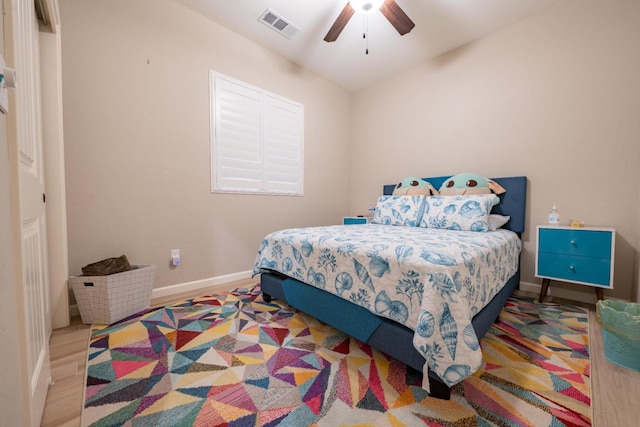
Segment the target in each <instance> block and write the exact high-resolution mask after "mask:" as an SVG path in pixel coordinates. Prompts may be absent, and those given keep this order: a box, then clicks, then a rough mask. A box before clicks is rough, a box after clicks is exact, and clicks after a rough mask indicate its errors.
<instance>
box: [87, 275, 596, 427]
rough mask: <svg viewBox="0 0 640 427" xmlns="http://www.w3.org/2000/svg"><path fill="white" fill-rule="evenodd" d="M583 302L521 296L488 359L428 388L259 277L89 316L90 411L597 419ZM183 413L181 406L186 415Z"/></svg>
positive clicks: (446, 420) (557, 421) (140, 417)
mask: <svg viewBox="0 0 640 427" xmlns="http://www.w3.org/2000/svg"><path fill="white" fill-rule="evenodd" d="M587 328H588V317H587V314H586V312H585V311H584V310H582V309H580V308H576V307H572V306H561V305H557V304H537V303H536V302H535V301H534V298H529V297H522V296H513V297H512V298H510V300H509V301H508V303H507V304H506V306H505V308H504V310H503V314H501V316H500V321H499V322H498V323H495V324H494V325H493V326H492V327H491V330H490V331H489V333H487V335H486V336H485V337H484V338H483V340H482V343H481V346H482V351H483V365H482V367H481V368H480V370H478V371H477V372H476V373H474V375H473V376H471V377H469V378H467V380H465V381H464V382H462V383H460V384H458V385H456V387H454V388H453V389H452V397H451V400H450V401H439V400H435V399H432V398H430V397H428V394H427V393H426V392H425V391H424V390H423V389H422V387H421V381H422V378H421V375H420V374H419V373H416V372H415V371H413V370H410V369H407V367H406V366H405V365H403V364H401V363H399V362H397V361H395V360H393V359H391V358H389V357H388V356H386V355H384V354H382V353H380V352H378V351H377V350H374V349H372V348H371V347H370V346H368V345H366V344H364V343H361V342H359V341H357V340H355V339H354V338H351V337H348V336H346V335H344V334H343V333H341V332H339V331H337V330H335V329H333V328H331V327H330V326H328V325H324V324H322V323H320V322H318V321H317V320H315V319H313V318H312V317H310V316H308V315H306V314H303V313H299V312H297V311H295V310H293V309H291V308H290V307H288V306H286V305H279V304H278V303H277V302H275V301H274V302H271V303H269V304H267V303H265V302H264V301H263V300H262V298H261V296H260V288H259V286H256V287H253V288H250V289H238V290H235V291H232V292H228V293H223V294H220V295H211V296H204V297H200V298H196V299H193V300H189V301H185V302H181V303H179V304H176V305H173V306H167V307H162V308H158V309H150V310H148V311H146V312H143V313H141V314H140V315H138V316H132V317H130V318H128V319H125V320H123V321H122V322H119V323H117V324H115V325H109V326H101V327H95V329H94V330H93V332H92V337H91V342H90V346H89V352H88V362H87V377H86V390H85V395H84V402H83V415H82V420H83V425H95V426H99V425H123V424H126V423H131V425H153V426H154V427H164V426H167V427H168V426H174V425H185V426H187V425H216V426H218V425H219V426H223V425H226V426H244V425H261V426H276V425H279V424H283V425H313V424H318V423H320V424H323V425H338V424H341V423H344V424H349V423H350V424H353V425H356V424H359V425H393V426H396V425H398V426H399V425H407V424H408V425H430V426H437V425H442V426H450V425H461V423H476V424H478V425H487V426H490V425H495V424H496V423H497V424H505V425H520V424H523V425H524V424H528V423H530V422H532V421H533V420H534V419H535V424H536V425H561V424H567V425H575V426H588V425H589V424H590V406H589V405H590V400H591V397H590V396H591V394H590V393H591V392H590V380H589V369H590V364H589V348H588V329H587ZM176 420H180V421H179V423H177V422H176Z"/></svg>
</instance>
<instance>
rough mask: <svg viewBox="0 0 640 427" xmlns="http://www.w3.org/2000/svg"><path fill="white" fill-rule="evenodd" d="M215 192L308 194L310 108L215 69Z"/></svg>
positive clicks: (212, 143) (212, 181) (213, 181)
mask: <svg viewBox="0 0 640 427" xmlns="http://www.w3.org/2000/svg"><path fill="white" fill-rule="evenodd" d="M210 87H211V95H210V96H211V191H212V192H214V193H216V192H224V193H229V192H231V193H250V194H256V193H257V194H286V195H300V196H301V195H302V194H303V177H304V153H303V147H304V144H303V135H304V128H303V123H304V106H303V105H302V104H299V103H297V102H294V101H291V100H288V99H285V98H283V97H281V96H278V95H275V94H272V93H269V92H266V91H264V90H262V89H259V88H256V87H252V86H250V85H247V84H245V83H242V82H240V81H237V80H234V79H232V78H230V77H227V76H224V75H221V74H218V73H216V72H215V71H210Z"/></svg>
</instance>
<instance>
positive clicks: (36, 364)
mask: <svg viewBox="0 0 640 427" xmlns="http://www.w3.org/2000/svg"><path fill="white" fill-rule="evenodd" d="M4 6H5V35H6V39H5V51H6V53H7V57H6V60H7V61H6V62H7V64H8V65H9V66H13V68H15V70H16V89H15V90H14V102H12V103H10V106H9V107H10V108H9V113H8V115H7V119H8V125H9V147H10V151H11V152H10V156H11V158H10V162H14V163H13V170H14V171H17V181H18V187H19V188H18V191H19V195H20V214H19V215H20V222H19V223H20V239H19V241H20V244H21V255H22V262H21V264H22V283H21V285H22V286H21V288H22V292H23V295H22V301H23V304H24V307H23V308H22V310H21V311H22V312H23V313H24V334H25V349H24V352H25V353H26V354H25V355H24V363H25V367H26V380H27V382H28V384H27V385H26V386H27V389H28V392H29V401H30V402H29V406H30V408H29V418H30V425H32V426H38V425H40V420H41V418H42V411H43V409H44V403H45V400H46V396H47V389H48V386H49V381H50V376H51V373H50V367H49V336H50V333H51V322H50V313H49V296H48V280H47V271H48V270H47V252H46V247H47V245H46V233H47V230H46V209H45V192H44V166H43V144H42V120H41V103H40V64H39V58H40V53H39V46H38V40H39V30H38V20H37V17H36V11H35V8H34V2H33V1H29V0H12V1H5V4H4Z"/></svg>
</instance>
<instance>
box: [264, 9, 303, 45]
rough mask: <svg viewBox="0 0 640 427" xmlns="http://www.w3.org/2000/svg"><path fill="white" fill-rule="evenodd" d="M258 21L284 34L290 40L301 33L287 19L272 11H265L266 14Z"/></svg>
mask: <svg viewBox="0 0 640 427" xmlns="http://www.w3.org/2000/svg"><path fill="white" fill-rule="evenodd" d="M258 21H260V22H262V23H263V24H264V25H266V26H267V27H269V28H271V29H272V30H273V31H276V32H278V33H280V34H282V35H283V36H285V37H286V38H288V39H290V38H291V37H293V36H294V35H296V33H297V32H298V31H299V29H298V28H297V27H296V26H295V25H293V24H291V23H289V22H287V20H286V19H284V18H282V17H281V16H280V15H278V14H277V13H275V12H274V11H273V10H271V9H267V10H265V11H264V13H263V14H262V15H260V18H258Z"/></svg>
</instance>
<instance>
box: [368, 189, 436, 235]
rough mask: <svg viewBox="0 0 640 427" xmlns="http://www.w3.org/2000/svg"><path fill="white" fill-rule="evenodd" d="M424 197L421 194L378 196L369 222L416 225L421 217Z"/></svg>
mask: <svg viewBox="0 0 640 427" xmlns="http://www.w3.org/2000/svg"><path fill="white" fill-rule="evenodd" d="M425 199H426V197H425V196H423V195H418V196H380V197H379V198H378V203H377V205H376V211H375V213H374V214H373V219H372V220H371V223H372V224H385V225H404V226H407V227H416V226H417V225H418V224H419V223H420V220H421V219H422V212H423V211H424V203H425Z"/></svg>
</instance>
